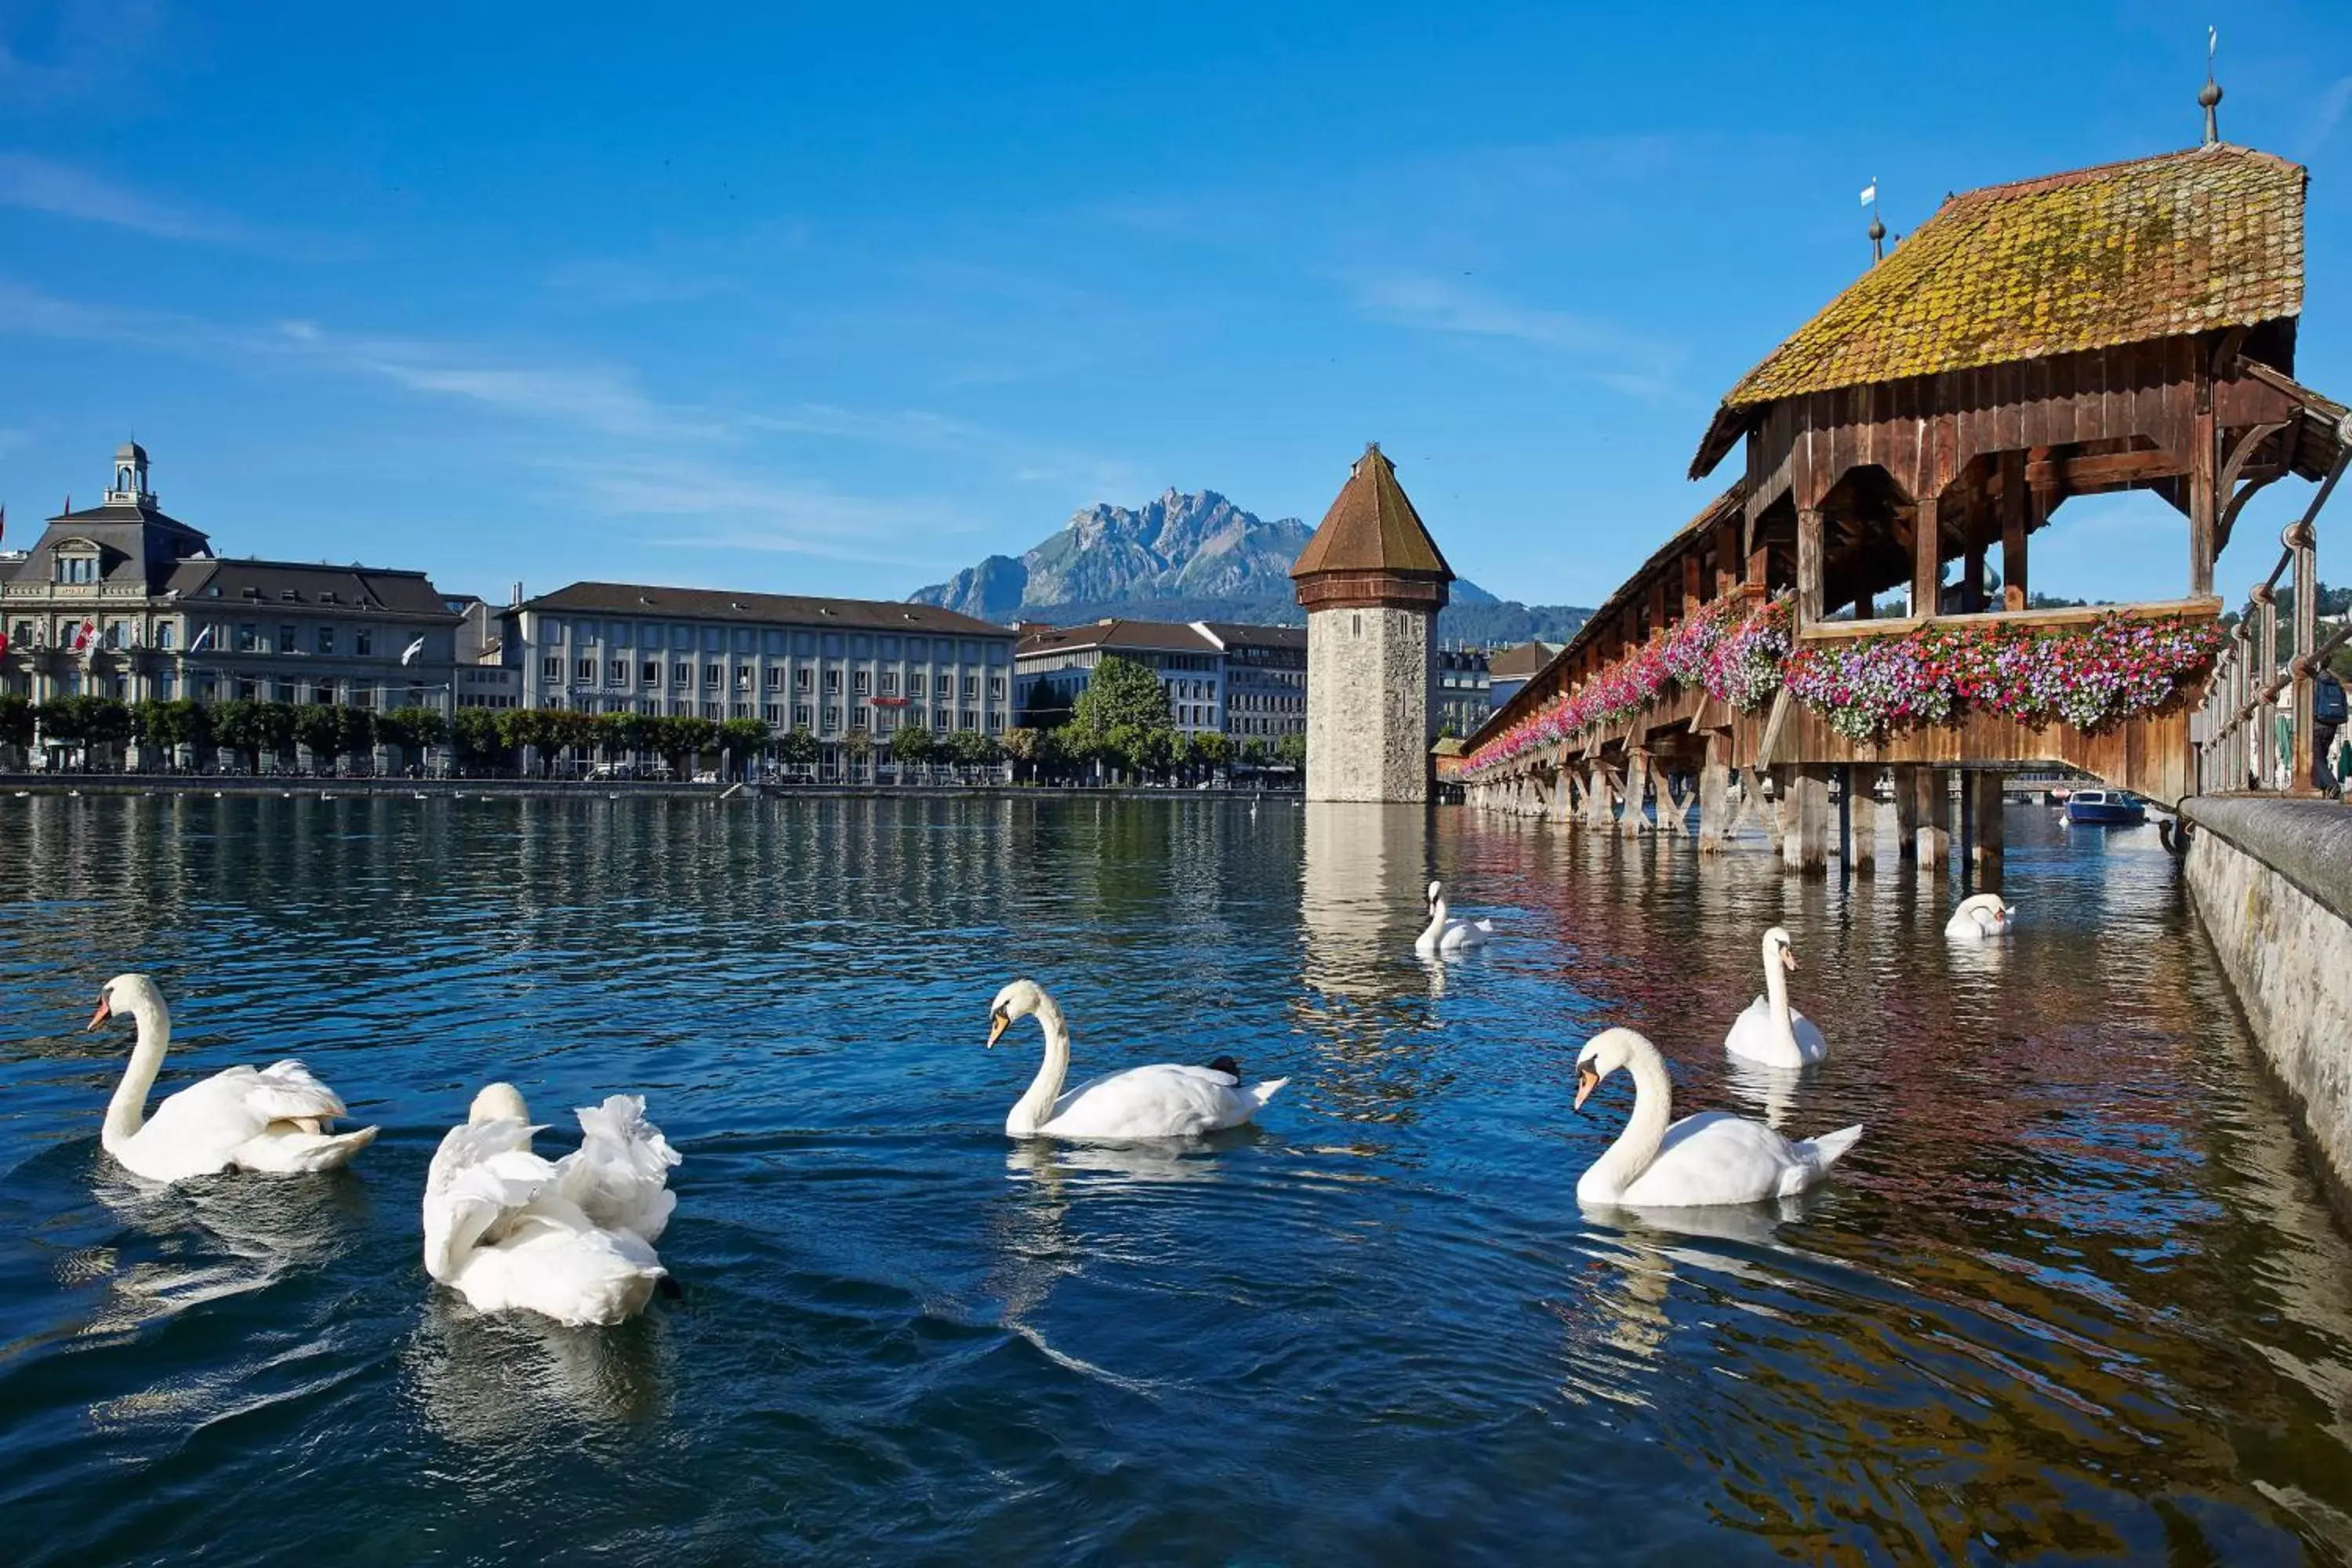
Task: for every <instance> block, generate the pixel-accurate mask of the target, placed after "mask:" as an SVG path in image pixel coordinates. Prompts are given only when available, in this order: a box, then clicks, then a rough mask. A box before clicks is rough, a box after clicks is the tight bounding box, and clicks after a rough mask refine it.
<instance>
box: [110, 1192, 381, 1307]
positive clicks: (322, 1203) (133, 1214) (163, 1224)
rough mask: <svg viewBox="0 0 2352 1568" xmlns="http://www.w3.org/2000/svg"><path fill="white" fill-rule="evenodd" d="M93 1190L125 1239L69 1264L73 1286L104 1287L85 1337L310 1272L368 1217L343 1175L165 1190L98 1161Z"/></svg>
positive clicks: (112, 1240) (361, 1197)
mask: <svg viewBox="0 0 2352 1568" xmlns="http://www.w3.org/2000/svg"><path fill="white" fill-rule="evenodd" d="M89 1190H90V1194H91V1195H92V1196H94V1197H95V1198H97V1199H98V1201H99V1203H100V1205H103V1206H104V1207H105V1209H106V1210H107V1212H108V1213H109V1214H110V1215H111V1216H112V1217H113V1219H114V1221H115V1224H116V1226H118V1229H119V1232H120V1233H121V1234H118V1235H117V1236H115V1237H112V1238H110V1242H109V1244H108V1245H107V1246H106V1247H103V1248H102V1249H90V1250H85V1251H82V1252H79V1253H77V1254H74V1255H73V1257H74V1258H75V1260H76V1261H75V1264H74V1268H75V1272H76V1273H77V1275H78V1279H76V1280H75V1281H74V1282H76V1283H81V1282H89V1281H94V1280H97V1279H104V1280H105V1281H106V1284H107V1288H108V1294H107V1299H106V1300H105V1301H104V1302H102V1303H101V1304H100V1306H99V1307H98V1308H97V1310H95V1311H93V1312H92V1314H91V1315H90V1318H89V1321H87V1322H86V1323H84V1324H83V1325H82V1328H81V1330H80V1331H81V1332H82V1333H85V1334H106V1333H119V1332H123V1331H129V1330H132V1329H136V1328H138V1327H139V1326H140V1325H142V1324H143V1323H147V1322H152V1321H155V1320H157V1319H159V1318H164V1317H169V1316H170V1315H172V1314H173V1313H174V1312H180V1311H184V1310H186V1309H188V1308H190V1307H194V1306H197V1305H200V1304H201V1303H203V1302H205V1301H213V1300H220V1299H221V1298H223V1297H226V1296H236V1295H242V1294H244V1293H245V1292H247V1291H251V1290H258V1289H263V1288H264V1287H266V1286H268V1285H269V1284H270V1283H271V1282H272V1281H274V1280H276V1279H280V1278H282V1277H283V1276H285V1275H287V1274H289V1273H290V1272H293V1271H295V1270H298V1269H308V1268H316V1267H318V1266H319V1265H320V1264H322V1263H324V1262H326V1261H327V1260H328V1259H329V1258H332V1257H333V1256H334V1255H335V1253H336V1252H338V1251H340V1250H341V1247H342V1246H343V1243H344V1239H345V1238H346V1237H349V1236H351V1235H352V1234H353V1233H354V1232H356V1231H357V1230H359V1229H360V1228H362V1226H363V1225H364V1222H365V1219H366V1215H367V1194H366V1190H365V1188H364V1187H363V1186H362V1184H361V1183H360V1181H359V1180H358V1178H356V1177H355V1176H353V1175H352V1174H351V1173H348V1172H342V1171H337V1172H331V1173H325V1174H321V1175H310V1176H288V1177H277V1178H269V1179H265V1180H256V1179H255V1178H253V1177H251V1176H246V1175H237V1174H226V1175H220V1176H205V1177H199V1178H197V1179H195V1180H193V1181H185V1182H178V1183H174V1184H170V1185H164V1184H159V1183H154V1182H148V1181H143V1180H142V1179H141V1178H139V1177H136V1176H133V1175H131V1174H130V1173H127V1172H125V1171H123V1170H122V1169H121V1167H120V1166H118V1165H116V1164H115V1163H113V1162H112V1161H111V1160H108V1159H103V1158H101V1159H100V1160H99V1161H98V1162H97V1163H96V1165H95V1168H94V1169H93V1171H92V1173H91V1176H90V1184H89ZM126 1260H127V1261H126Z"/></svg>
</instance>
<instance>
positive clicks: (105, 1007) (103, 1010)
mask: <svg viewBox="0 0 2352 1568" xmlns="http://www.w3.org/2000/svg"><path fill="white" fill-rule="evenodd" d="M113 1016H114V1005H113V1004H112V1003H110V1002H109V1001H108V1000H107V999H106V998H105V997H103V996H101V997H100V998H99V999H98V1011H97V1012H95V1013H92V1014H91V1015H90V1016H89V1023H87V1024H84V1025H83V1026H82V1033H84V1034H88V1033H89V1031H90V1030H92V1029H95V1028H97V1027H98V1026H100V1024H103V1023H105V1022H106V1021H107V1020H108V1019H109V1018H111V1017H113Z"/></svg>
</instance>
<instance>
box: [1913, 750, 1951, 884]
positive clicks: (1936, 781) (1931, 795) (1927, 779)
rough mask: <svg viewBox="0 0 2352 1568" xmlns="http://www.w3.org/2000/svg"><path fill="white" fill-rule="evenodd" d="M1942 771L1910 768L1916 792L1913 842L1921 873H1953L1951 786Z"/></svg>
mask: <svg viewBox="0 0 2352 1568" xmlns="http://www.w3.org/2000/svg"><path fill="white" fill-rule="evenodd" d="M1945 773H1946V770H1944V769H1942V768H1917V769H1914V770H1913V772H1912V780H1913V784H1914V787H1915V789H1916V804H1915V805H1913V807H1912V810H1913V811H1914V812H1916V814H1917V815H1916V821H1917V823H1918V828H1917V831H1916V844H1917V846H1918V857H1919V874H1920V875H1921V876H1924V877H1948V876H1950V875H1951V874H1952V866H1951V859H1952V829H1951V820H1952V786H1951V781H1950V780H1949V779H1948V778H1947V777H1946V776H1945Z"/></svg>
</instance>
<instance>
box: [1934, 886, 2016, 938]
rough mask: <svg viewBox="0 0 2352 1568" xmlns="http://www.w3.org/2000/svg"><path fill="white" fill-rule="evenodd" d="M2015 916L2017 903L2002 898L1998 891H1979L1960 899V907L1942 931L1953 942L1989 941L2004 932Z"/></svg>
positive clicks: (2002, 934)
mask: <svg viewBox="0 0 2352 1568" xmlns="http://www.w3.org/2000/svg"><path fill="white" fill-rule="evenodd" d="M2016 918H2017V906H2016V905H2015V904H2006V903H2003V902H2001V898H2000V894H1999V893H1978V894H1976V895H1974V896H1973V897H1970V898H1966V899H1962V900H1960V907H1959V908H1958V909H1956V910H1953V911H1952V918H1951V919H1950V920H1948V921H1945V922H1944V934H1945V935H1946V936H1948V937H1949V938H1951V939H1952V940H1953V941H1954V942H1990V941H1991V940H1992V939H1993V938H1995V937H1997V936H2007V935H2008V934H2009V927H2010V922H2011V921H2014V920H2015V919H2016Z"/></svg>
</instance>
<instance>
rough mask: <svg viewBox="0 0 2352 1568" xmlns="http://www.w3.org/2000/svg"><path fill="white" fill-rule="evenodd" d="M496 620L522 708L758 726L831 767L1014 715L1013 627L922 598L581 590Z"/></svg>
mask: <svg viewBox="0 0 2352 1568" xmlns="http://www.w3.org/2000/svg"><path fill="white" fill-rule="evenodd" d="M498 622H499V629H498V637H499V661H500V662H501V663H502V664H504V665H505V666H506V667H507V668H509V669H512V670H514V671H516V672H517V677H518V679H519V682H520V696H521V699H522V706H524V707H526V708H568V709H573V710H578V711H581V712H585V713H644V714H664V715H671V716H692V717H696V718H702V719H712V720H719V721H725V720H730V719H756V720H758V721H761V723H764V724H766V725H767V726H768V728H769V729H770V730H771V731H773V732H774V733H777V734H780V735H781V734H786V733H789V732H791V731H794V730H805V731H808V732H809V733H810V734H812V735H814V736H815V737H816V738H817V740H818V742H820V743H821V744H822V745H823V747H824V757H825V766H826V768H827V769H828V771H831V770H833V769H835V768H837V766H838V763H839V761H840V748H841V747H842V746H843V745H844V744H845V742H847V741H848V738H849V737H850V736H852V735H854V734H864V735H866V736H868V737H869V738H870V739H871V740H872V742H874V743H875V744H877V745H887V743H888V742H889V740H890V737H891V736H893V735H894V734H896V733H897V732H898V731H900V730H902V729H913V728H923V729H928V730H930V731H933V732H934V733H935V734H937V735H939V736H941V737H944V736H947V735H950V734H953V733H955V732H957V731H979V732H981V733H982V734H985V735H987V736H988V737H989V738H990V739H992V740H1002V739H1003V735H1004V731H1005V730H1006V729H1007V728H1008V727H1009V726H1010V725H1011V723H1012V713H1013V689H1012V684H1013V637H1014V634H1013V631H1012V630H1011V628H1009V627H1005V626H993V625H991V624H990V623H989V622H987V621H982V620H976V619H974V618H973V617H972V616H965V615H959V614H957V613H956V612H955V611H953V610H943V609H940V608H937V607H936V606H933V605H902V604H894V603H888V602H885V601H879V600H870V599H823V598H808V597H803V596H801V595H790V594H754V593H750V592H746V591H741V590H736V589H723V588H667V587H654V586H649V585H644V584H630V583H574V584H572V585H571V586H570V587H568V588H559V589H557V590H556V591H555V592H554V593H552V594H545V595H540V596H539V597H537V598H531V599H522V598H520V596H519V595H518V602H517V603H515V604H514V605H510V606H509V607H508V608H507V609H505V610H503V611H501V612H499V616H498Z"/></svg>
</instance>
